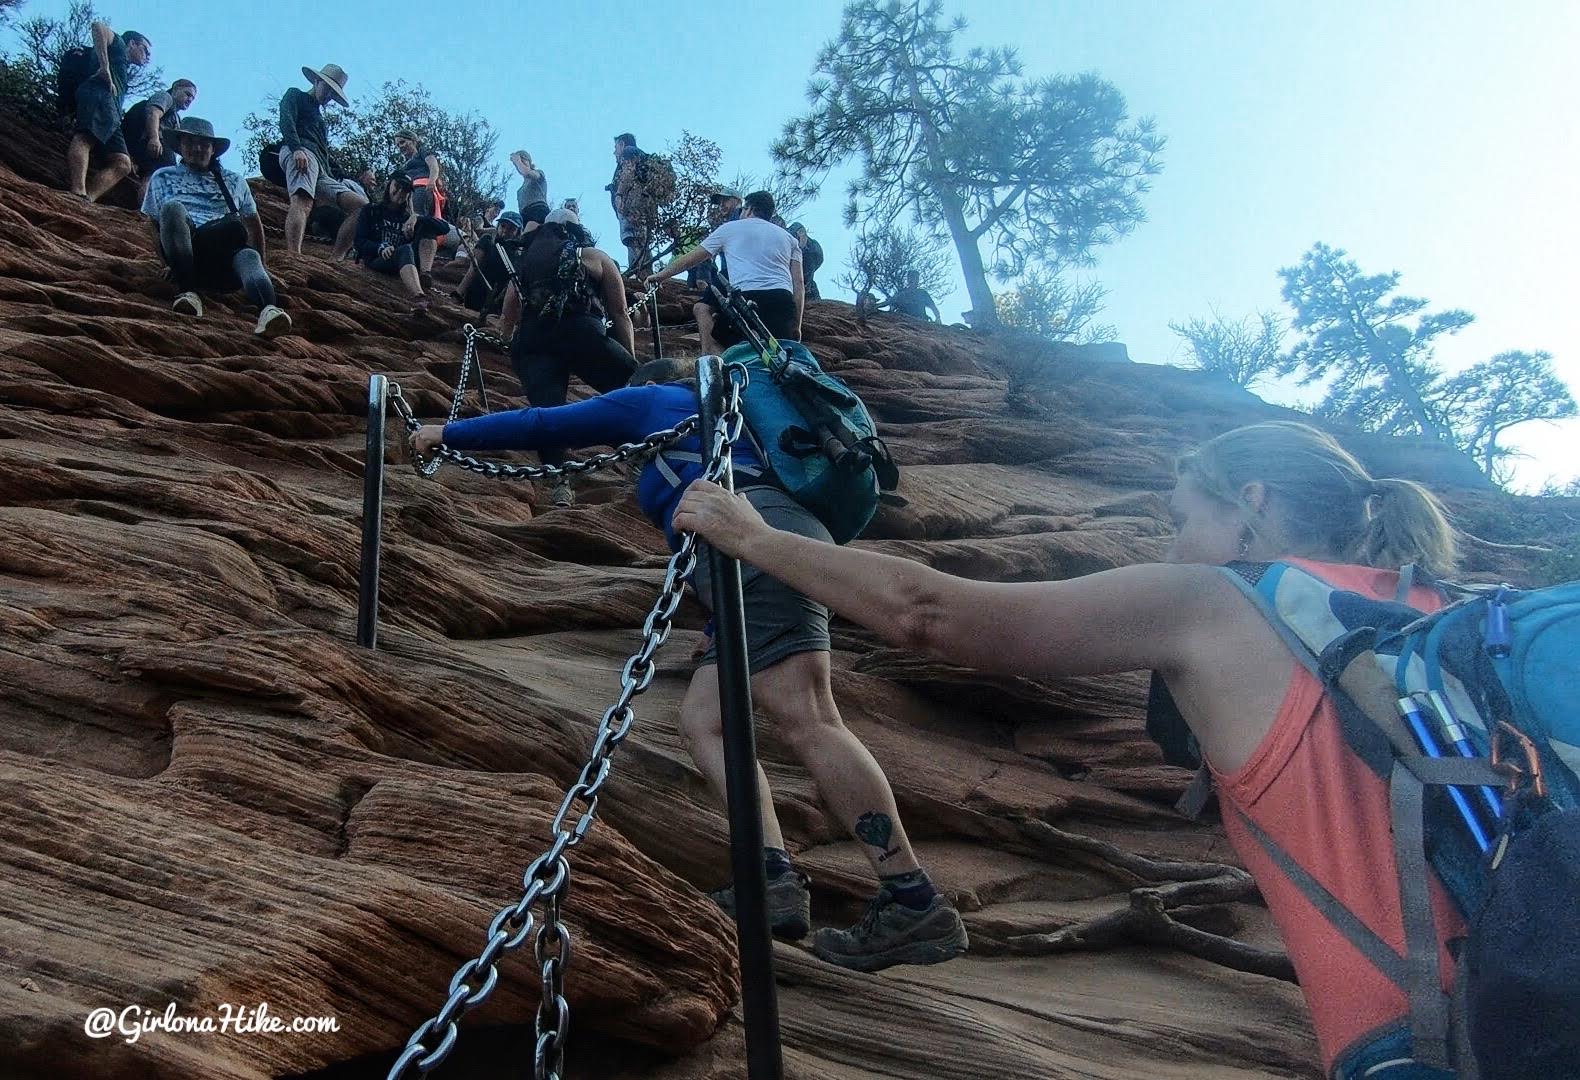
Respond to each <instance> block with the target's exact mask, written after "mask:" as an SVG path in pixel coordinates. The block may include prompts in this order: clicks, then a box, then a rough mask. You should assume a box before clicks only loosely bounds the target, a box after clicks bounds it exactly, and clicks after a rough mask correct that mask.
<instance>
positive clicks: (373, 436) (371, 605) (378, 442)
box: [357, 375, 389, 649]
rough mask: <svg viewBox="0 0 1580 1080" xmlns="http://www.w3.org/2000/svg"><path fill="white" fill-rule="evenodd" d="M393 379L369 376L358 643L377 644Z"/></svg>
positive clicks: (363, 476) (369, 645)
mask: <svg viewBox="0 0 1580 1080" xmlns="http://www.w3.org/2000/svg"><path fill="white" fill-rule="evenodd" d="M388 390H389V380H388V379H386V378H385V377H384V376H383V375H370V376H368V445H367V462H366V464H364V465H363V468H362V570H361V583H360V585H359V587H358V589H357V644H358V645H361V646H363V647H364V648H368V649H373V648H377V643H378V633H379V533H380V524H381V521H382V519H383V517H384V409H385V403H386V400H387V393H388Z"/></svg>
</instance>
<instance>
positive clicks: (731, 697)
mask: <svg viewBox="0 0 1580 1080" xmlns="http://www.w3.org/2000/svg"><path fill="white" fill-rule="evenodd" d="M697 377H698V380H699V382H698V396H699V398H700V399H701V410H700V413H699V417H700V419H701V421H702V445H703V452H704V453H707V451H708V448H710V447H712V446H713V431H714V427H715V425H716V424H717V423H718V418H719V407H720V405H721V404H722V401H723V395H722V391H723V379H724V376H723V368H722V367H721V365H720V363H719V359H718V357H716V356H705V357H703V358H702V359H701V360H700V361H698V364H697ZM724 485H725V487H727V488H729V489H730V490H732V491H733V490H734V478H733V477H732V476H731V475H730V474H729V473H725V475H724ZM708 558H709V559H711V560H712V564H711V566H712V571H713V637H714V641H715V642H717V644H718V652H719V662H718V674H719V704H720V706H721V708H722V711H723V714H724V783H725V789H726V793H727V794H728V796H729V803H730V807H729V811H730V867H731V870H732V871H733V874H734V878H735V930H736V936H737V940H738V941H739V943H740V950H741V1011H742V1014H743V1018H744V1020H745V1024H746V1075H747V1076H748V1077H749V1080H782V1077H783V1076H784V1060H783V1058H782V1056H781V1053H780V1048H779V997H778V990H777V988H776V987H775V985H774V943H773V936H772V934H771V933H770V931H769V929H768V880H767V877H766V875H765V872H764V868H763V819H762V815H761V814H760V813H759V812H758V809H757V805H758V804H757V800H758V786H757V739H756V734H755V733H754V731H753V729H752V682H751V674H750V670H749V668H748V665H747V657H746V607H745V603H744V601H743V600H742V596H741V564H740V561H739V560H738V559H733V558H730V557H729V556H727V555H725V554H724V553H723V552H720V551H716V550H713V549H711V548H710V549H709V551H708Z"/></svg>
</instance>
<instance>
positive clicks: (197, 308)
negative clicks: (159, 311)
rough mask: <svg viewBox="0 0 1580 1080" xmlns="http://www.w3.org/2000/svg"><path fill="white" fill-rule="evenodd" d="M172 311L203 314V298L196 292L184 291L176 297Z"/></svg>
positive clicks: (183, 313)
mask: <svg viewBox="0 0 1580 1080" xmlns="http://www.w3.org/2000/svg"><path fill="white" fill-rule="evenodd" d="M170 308H171V310H172V311H176V312H179V313H180V314H182V315H194V316H201V315H202V314H203V300H202V299H201V298H200V297H199V296H198V294H197V293H195V292H184V293H182V294H181V295H180V296H178V297H176V302H175V303H173V304H171V305H170Z"/></svg>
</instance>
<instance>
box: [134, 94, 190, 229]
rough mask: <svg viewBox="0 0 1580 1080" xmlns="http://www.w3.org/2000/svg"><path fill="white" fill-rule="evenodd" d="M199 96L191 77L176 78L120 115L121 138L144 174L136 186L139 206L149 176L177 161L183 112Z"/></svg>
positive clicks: (139, 174) (146, 188)
mask: <svg viewBox="0 0 1580 1080" xmlns="http://www.w3.org/2000/svg"><path fill="white" fill-rule="evenodd" d="M196 99H197V83H195V82H193V81H192V80H191V79H177V80H176V81H175V82H173V83H171V84H170V89H168V90H161V91H160V92H159V93H157V94H155V95H153V96H152V97H148V98H144V99H143V100H142V101H139V102H138V103H137V104H136V105H133V106H132V107H131V108H130V109H127V110H126V115H125V116H123V117H122V118H121V137H122V138H123V139H125V140H126V148H127V153H128V154H129V155H130V156H131V159H132V164H133V165H135V166H136V167H137V175H138V176H139V177H141V182H140V184H139V186H138V189H137V204H138V205H139V206H141V205H142V201H143V196H144V195H146V194H147V192H148V178H149V177H150V176H152V175H154V172H155V171H156V170H159V169H162V168H164V167H165V166H166V165H174V164H175V163H176V146H177V144H178V143H179V142H180V139H181V137H180V135H179V134H178V133H177V129H178V128H179V127H180V125H181V114H182V113H183V112H184V111H186V110H187V109H189V108H191V107H192V102H193V101H195V100H196Z"/></svg>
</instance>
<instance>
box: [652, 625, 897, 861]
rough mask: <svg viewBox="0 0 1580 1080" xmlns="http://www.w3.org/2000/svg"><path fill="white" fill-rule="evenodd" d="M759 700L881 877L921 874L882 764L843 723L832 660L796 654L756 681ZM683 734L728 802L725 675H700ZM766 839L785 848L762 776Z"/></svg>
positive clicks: (707, 671)
mask: <svg viewBox="0 0 1580 1080" xmlns="http://www.w3.org/2000/svg"><path fill="white" fill-rule="evenodd" d="M752 697H753V699H754V700H756V701H758V702H760V703H761V704H762V706H763V708H764V711H766V712H767V713H768V715H769V718H770V719H772V720H773V722H774V724H775V726H776V728H777V729H778V731H779V733H780V734H781V735H782V736H784V738H785V740H786V741H787V742H788V743H789V744H790V747H791V749H792V750H794V751H795V753H796V756H797V757H798V758H800V760H801V763H802V764H803V765H805V766H806V767H807V771H808V772H810V773H811V774H812V780H813V782H814V783H815V784H817V789H818V792H819V793H820V794H821V795H822V796H823V800H824V802H826V803H827V804H828V806H829V808H830V809H831V810H832V811H833V812H834V815H835V816H836V817H838V818H839V820H840V821H841V822H842V823H843V824H844V825H845V827H846V828H847V829H849V830H850V832H851V835H852V836H854V837H855V838H856V839H858V840H860V841H861V845H862V851H863V853H865V854H866V856H867V860H868V862H870V863H871V864H872V869H873V872H874V874H877V875H880V876H881V875H885V874H902V873H905V872H906V871H909V870H915V869H918V868H919V867H920V865H921V864H920V863H918V862H917V861H916V855H915V853H914V852H913V851H912V850H911V843H910V840H909V839H907V837H906V835H905V829H904V827H903V826H902V825H901V824H900V815H899V811H898V810H897V809H896V808H895V804H894V791H893V789H892V788H891V787H890V786H889V781H888V778H887V777H885V776H884V775H883V770H882V769H881V768H880V767H879V766H878V763H877V761H875V760H874V759H873V757H872V754H871V753H869V752H868V750H867V748H866V747H865V746H863V745H862V744H861V740H860V739H858V738H856V736H855V735H854V734H853V733H852V732H851V731H850V729H849V728H847V727H846V726H845V724H844V721H843V720H841V719H840V715H839V708H838V707H837V706H836V705H835V704H834V692H833V689H832V687H830V685H829V664H828V653H825V652H805V653H797V654H795V655H794V656H791V657H790V658H789V659H787V660H784V661H782V662H780V663H778V664H775V665H774V666H773V667H771V668H768V669H767V670H766V671H760V672H758V673H757V674H756V675H754V676H752ZM680 728H681V734H682V735H683V736H684V737H685V739H686V749H687V750H688V751H689V752H690V754H691V759H692V761H693V762H694V763H695V764H696V766H697V768H698V769H700V770H701V771H702V774H703V775H704V776H705V777H706V778H707V780H708V786H709V787H710V788H712V789H713V792H714V794H715V795H716V796H717V797H718V798H719V800H720V801H721V802H722V801H724V798H725V795H724V792H725V786H724V744H723V732H724V726H723V721H722V719H721V717H720V711H719V697H718V671H717V669H716V668H715V667H713V666H712V665H709V666H706V667H702V668H699V669H697V673H696V674H695V675H693V676H692V679H691V687H690V689H689V690H687V692H686V699H685V701H684V702H683V703H682V705H681V719H680ZM758 785H759V798H758V801H759V804H760V806H761V809H762V815H763V838H764V843H765V844H766V845H767V846H768V847H784V832H783V830H782V829H781V828H780V826H779V818H778V816H777V815H776V814H775V813H774V810H773V796H772V794H771V793H770V792H769V789H768V782H767V778H766V777H765V776H764V775H763V774H762V770H761V767H760V766H759V768H758Z"/></svg>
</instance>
